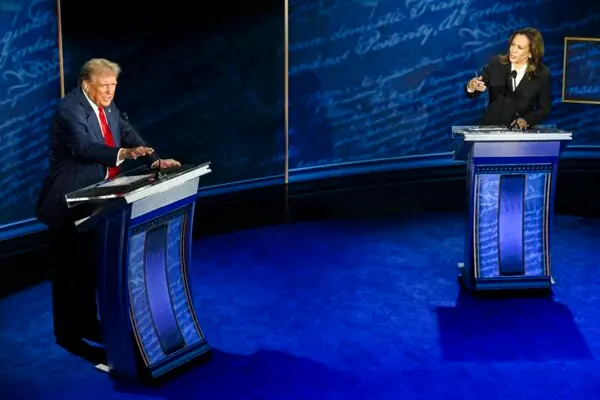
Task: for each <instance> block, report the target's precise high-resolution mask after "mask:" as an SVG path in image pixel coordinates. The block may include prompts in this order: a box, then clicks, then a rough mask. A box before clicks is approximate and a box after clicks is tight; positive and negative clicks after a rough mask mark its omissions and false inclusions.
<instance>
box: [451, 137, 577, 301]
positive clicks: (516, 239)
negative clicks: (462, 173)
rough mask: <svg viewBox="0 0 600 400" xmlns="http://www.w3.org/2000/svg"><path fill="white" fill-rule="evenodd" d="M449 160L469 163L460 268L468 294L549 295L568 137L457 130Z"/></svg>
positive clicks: (462, 280) (461, 278)
mask: <svg viewBox="0 0 600 400" xmlns="http://www.w3.org/2000/svg"><path fill="white" fill-rule="evenodd" d="M452 136H453V138H454V139H456V143H457V148H456V150H455V153H454V159H455V160H459V161H466V163H467V217H466V235H465V251H464V257H465V259H464V262H463V263H459V279H460V280H461V282H462V283H463V284H464V285H465V286H466V287H467V288H468V289H471V290H474V291H481V290H498V289H503V290H513V289H550V288H551V286H552V271H551V267H550V235H551V227H552V215H553V209H554V207H553V205H554V191H555V181H556V170H557V161H558V158H559V156H560V154H561V152H562V151H563V150H564V148H565V147H566V146H567V144H568V143H569V141H570V140H571V138H572V134H571V133H570V132H566V131H563V130H559V129H555V128H547V129H546V128H541V127H540V128H531V129H526V130H510V129H507V128H506V127H502V126H455V127H453V128H452Z"/></svg>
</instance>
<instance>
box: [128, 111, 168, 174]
mask: <svg viewBox="0 0 600 400" xmlns="http://www.w3.org/2000/svg"><path fill="white" fill-rule="evenodd" d="M120 113H121V118H123V120H125V122H127V124H129V115H128V114H127V113H126V112H125V111H121V112H120ZM129 125H131V124H129ZM132 129H133V127H132ZM135 132H136V133H137V135H138V136H139V137H140V138H141V139H142V140H143V141H144V144H146V146H148V141H147V140H146V139H145V138H144V137H142V135H140V133H139V132H138V131H135ZM153 150H154V154H155V155H156V158H157V161H158V171H157V172H156V175H157V177H158V178H161V177H162V174H161V172H160V156H159V155H158V153H157V152H156V149H154V148H153Z"/></svg>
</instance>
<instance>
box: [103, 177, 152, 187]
mask: <svg viewBox="0 0 600 400" xmlns="http://www.w3.org/2000/svg"><path fill="white" fill-rule="evenodd" d="M151 176H154V174H146V175H133V176H118V177H116V178H115V179H113V180H111V181H108V182H103V183H102V184H101V185H100V186H102V187H111V186H123V185H131V184H132V183H135V182H139V181H141V180H144V179H148V178H149V177H151Z"/></svg>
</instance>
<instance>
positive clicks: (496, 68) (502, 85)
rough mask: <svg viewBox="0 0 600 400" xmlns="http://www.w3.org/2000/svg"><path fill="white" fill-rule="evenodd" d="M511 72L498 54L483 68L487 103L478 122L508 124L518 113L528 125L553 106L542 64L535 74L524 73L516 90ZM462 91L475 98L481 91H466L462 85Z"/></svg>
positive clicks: (545, 114) (544, 114) (546, 72)
mask: <svg viewBox="0 0 600 400" xmlns="http://www.w3.org/2000/svg"><path fill="white" fill-rule="evenodd" d="M510 72H511V66H510V63H509V64H507V65H504V64H502V63H501V62H500V59H499V58H498V56H495V57H493V58H492V59H491V60H490V62H489V63H488V64H487V65H486V67H485V68H484V71H483V73H482V76H483V80H484V81H485V82H486V84H487V90H486V91H487V92H488V106H487V109H486V111H485V114H484V116H483V119H482V121H481V124H482V125H508V124H510V123H511V122H512V121H513V120H514V119H515V117H516V116H517V115H518V116H519V117H521V118H524V119H525V121H527V123H528V124H529V125H538V124H540V123H542V121H544V119H545V118H546V117H547V116H548V114H549V113H550V108H551V107H552V95H551V89H552V88H551V81H550V70H549V69H548V68H547V67H546V66H545V65H543V64H541V65H539V66H538V68H537V70H536V71H535V74H534V75H529V74H527V73H525V76H524V77H523V79H522V80H521V82H520V83H519V85H518V86H517V90H516V91H515V92H513V91H512V77H511V76H510ZM465 93H466V94H467V96H468V97H470V98H475V97H479V96H480V95H481V93H482V92H479V91H475V92H474V93H469V92H467V87H466V85H465Z"/></svg>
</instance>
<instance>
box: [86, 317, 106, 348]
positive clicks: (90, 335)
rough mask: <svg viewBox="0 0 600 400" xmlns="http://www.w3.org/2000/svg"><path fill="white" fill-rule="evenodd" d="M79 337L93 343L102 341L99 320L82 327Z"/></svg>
mask: <svg viewBox="0 0 600 400" xmlns="http://www.w3.org/2000/svg"><path fill="white" fill-rule="evenodd" d="M81 337H82V338H84V339H86V340H89V341H91V342H94V343H98V344H102V343H104V340H103V338H102V327H101V326H100V323H99V322H98V323H97V324H92V325H89V326H88V327H86V328H84V329H82V331H81Z"/></svg>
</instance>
